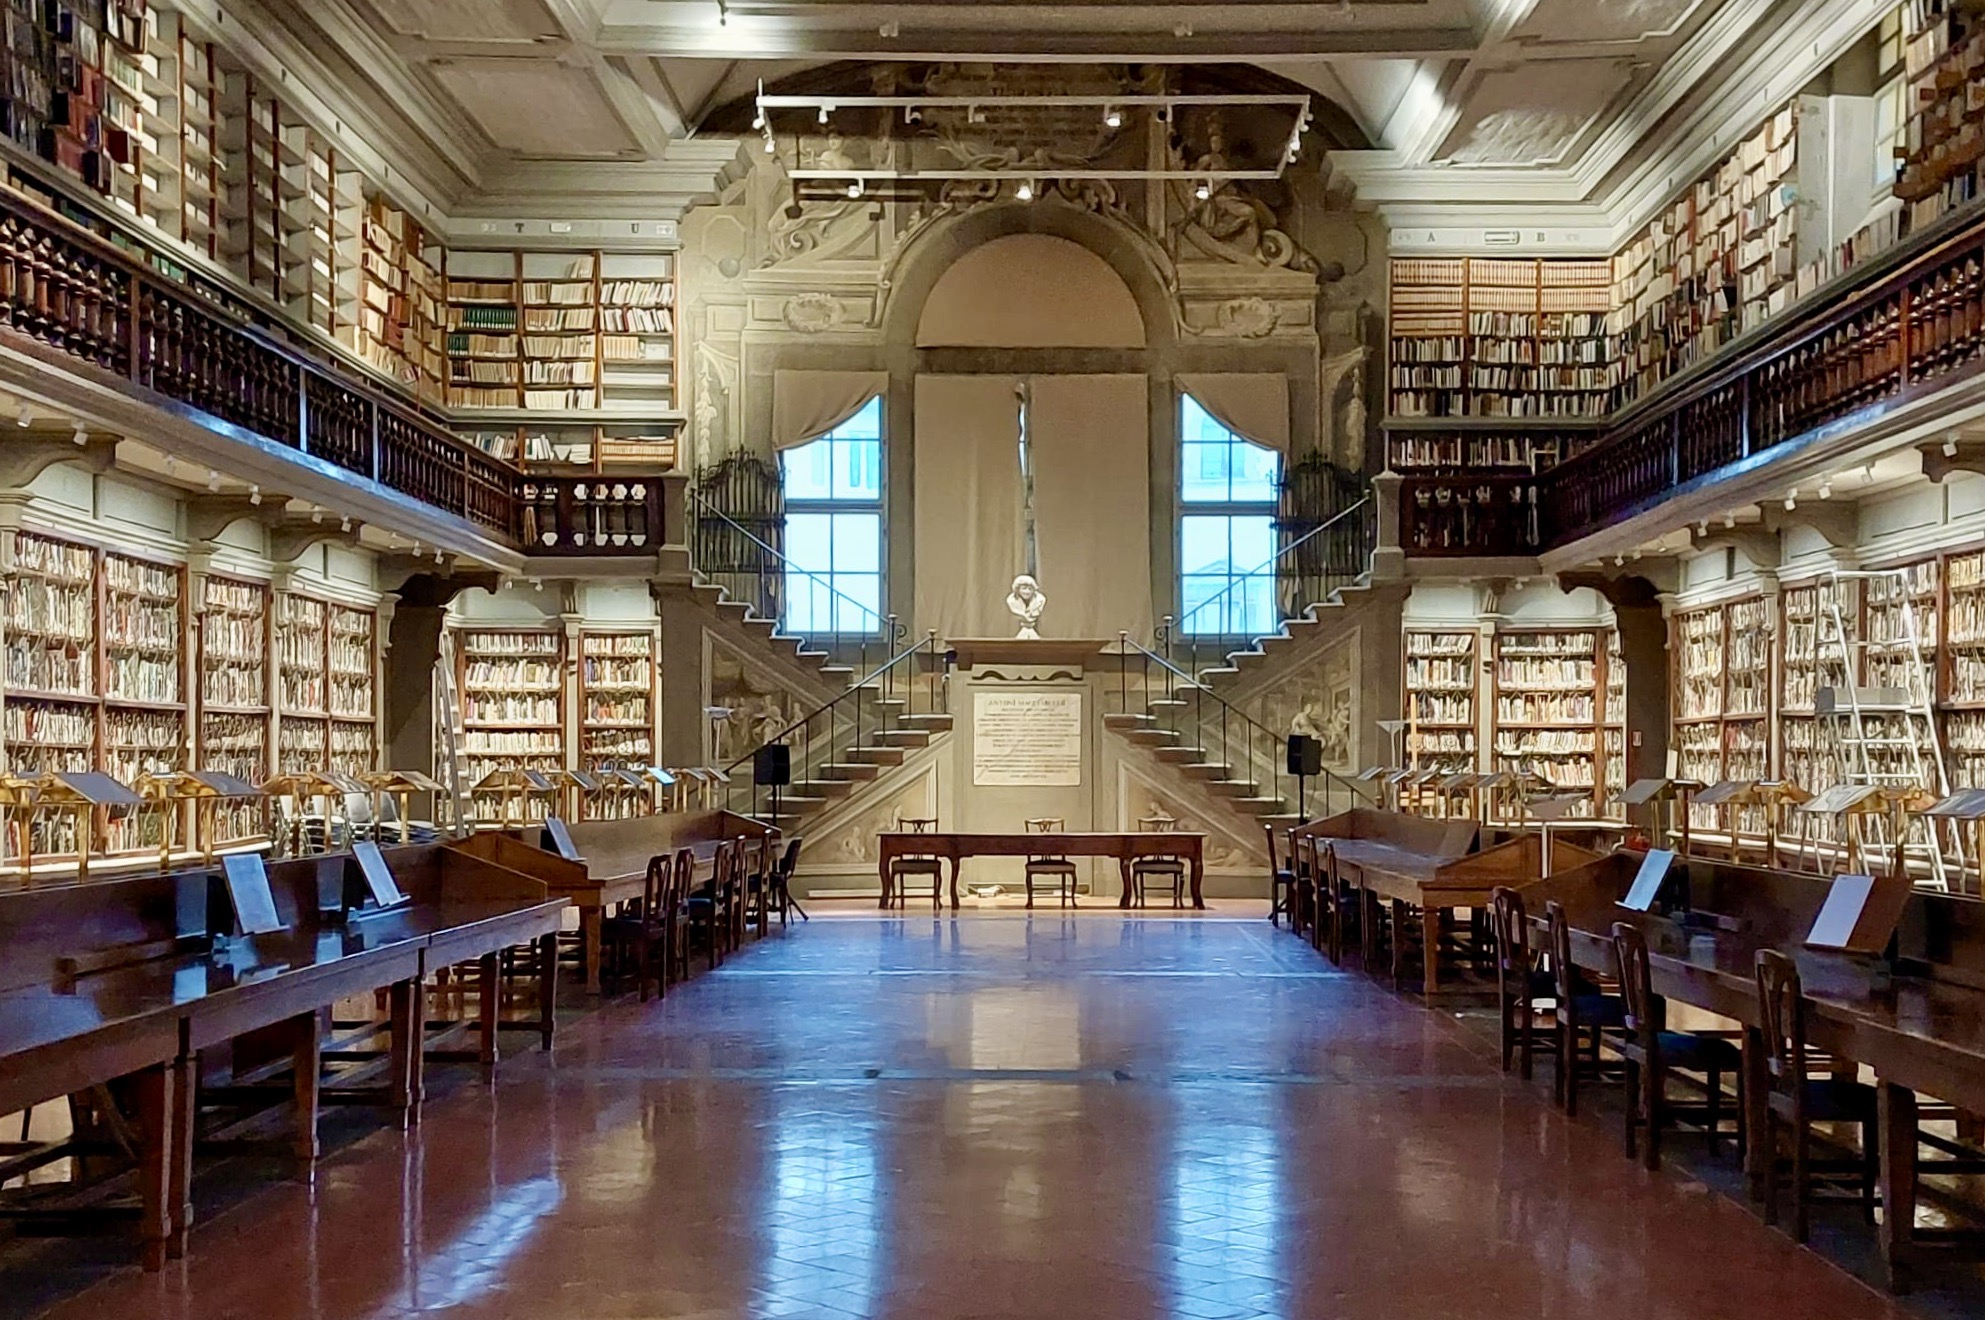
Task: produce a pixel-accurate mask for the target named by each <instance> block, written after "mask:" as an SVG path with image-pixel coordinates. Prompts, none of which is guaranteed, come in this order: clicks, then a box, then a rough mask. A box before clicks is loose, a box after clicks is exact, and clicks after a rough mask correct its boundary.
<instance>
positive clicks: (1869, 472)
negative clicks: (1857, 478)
mask: <svg viewBox="0 0 1985 1320" xmlns="http://www.w3.org/2000/svg"><path fill="white" fill-rule="evenodd" d="M1861 484H1862V485H1864V486H1872V485H1874V484H1875V460H1874V459H1872V458H1871V459H1869V460H1868V461H1867V462H1866V463H1864V464H1863V465H1862V466H1861Z"/></svg>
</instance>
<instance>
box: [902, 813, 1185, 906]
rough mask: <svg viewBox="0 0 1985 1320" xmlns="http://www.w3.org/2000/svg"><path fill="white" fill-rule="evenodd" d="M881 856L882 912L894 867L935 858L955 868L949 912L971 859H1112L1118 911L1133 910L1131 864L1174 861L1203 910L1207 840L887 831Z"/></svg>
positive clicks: (1154, 834)
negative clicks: (1186, 872) (902, 860)
mask: <svg viewBox="0 0 1985 1320" xmlns="http://www.w3.org/2000/svg"><path fill="white" fill-rule="evenodd" d="M876 837H877V839H878V840H879V841H880V843H881V856H880V859H879V860H878V861H877V863H876V873H877V874H878V875H879V876H880V877H881V879H882V904H881V905H882V906H883V907H885V908H887V907H888V906H890V903H891V902H892V900H893V899H894V898H895V877H894V876H893V875H891V873H890V864H891V863H893V862H894V861H896V859H897V858H899V857H937V858H942V859H943V860H945V861H948V862H950V863H951V908H952V910H953V911H954V912H955V911H957V909H958V864H959V863H960V862H961V861H963V860H964V859H965V858H967V857H1114V858H1116V859H1117V869H1118V871H1119V873H1120V874H1121V876H1122V879H1123V893H1122V896H1121V897H1120V898H1119V899H1118V900H1117V906H1118V907H1125V908H1127V907H1129V906H1130V864H1131V863H1132V862H1133V861H1136V860H1137V859H1138V858H1141V857H1176V858H1179V859H1180V860H1181V861H1183V862H1185V863H1186V864H1187V866H1188V867H1189V868H1190V882H1191V885H1192V905H1193V906H1194V907H1195V908H1204V907H1205V906H1206V899H1205V897H1204V895H1203V894H1202V892H1201V890H1202V886H1203V883H1204V881H1205V877H1206V864H1205V860H1204V855H1205V848H1206V836H1205V835H1203V834H1186V833H1179V832H1170V831H1168V832H1164V833H1159V832H1156V831H1153V832H1149V833H1135V834H1132V833H1098V832H1084V833H1076V834H1025V833H1021V834H955V833H954V834H910V833H897V832H893V831H885V832H884V833H882V834H879V835H877V836H876Z"/></svg>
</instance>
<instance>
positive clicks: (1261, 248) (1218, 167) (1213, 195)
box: [1183, 115, 1317, 273]
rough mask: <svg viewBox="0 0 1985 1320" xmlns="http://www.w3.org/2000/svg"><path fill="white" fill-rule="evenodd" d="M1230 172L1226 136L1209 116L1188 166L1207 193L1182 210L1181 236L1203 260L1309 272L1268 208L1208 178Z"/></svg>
mask: <svg viewBox="0 0 1985 1320" xmlns="http://www.w3.org/2000/svg"><path fill="white" fill-rule="evenodd" d="M1231 168H1233V158H1232V157H1230V156H1229V155H1228V154H1227V134H1226V130H1225V128H1224V127H1223V126H1222V125H1221V122H1220V118H1219V116H1218V115H1215V116H1213V117H1212V118H1211V120H1210V121H1209V123H1208V125H1207V133H1206V151H1205V152H1204V154H1202V155H1201V156H1200V157H1199V158H1198V159H1197V160H1195V161H1193V163H1192V170H1193V172H1194V173H1195V174H1204V175H1206V176H1208V177H1207V179H1206V181H1205V184H1204V185H1203V186H1205V187H1207V189H1208V193H1207V195H1206V197H1205V198H1203V199H1198V200H1196V201H1195V202H1194V204H1193V205H1192V206H1191V207H1190V208H1189V209H1188V210H1187V212H1186V216H1185V222H1184V225H1183V229H1184V236H1185V238H1186V240H1187V242H1189V243H1190V244H1191V245H1192V246H1193V247H1195V248H1197V249H1199V250H1200V251H1201V252H1202V253H1204V254H1205V255H1206V256H1209V257H1215V258H1218V259H1220V260H1222V261H1232V262H1237V263H1255V262H1258V263H1260V264H1261V265H1264V266H1286V267H1288V268H1289V269H1291V270H1302V271H1309V272H1311V273H1315V271H1316V269H1317V266H1316V262H1315V261H1314V260H1313V259H1312V258H1311V257H1310V256H1309V255H1308V254H1306V253H1304V252H1303V251H1302V250H1301V249H1300V248H1298V247H1297V246H1296V244H1295V241H1294V240H1293V239H1291V238H1290V237H1289V236H1288V235H1287V234H1286V233H1284V232H1282V230H1281V228H1280V221H1279V220H1278V219H1277V218H1276V215H1275V212H1274V210H1273V209H1272V208H1271V207H1270V206H1269V205H1268V203H1266V202H1264V201H1262V200H1261V198H1259V197H1256V196H1255V195H1254V194H1253V193H1251V192H1249V191H1247V190H1246V189H1245V188H1244V187H1243V186H1242V185H1241V184H1239V183H1237V182H1235V181H1234V180H1232V179H1222V178H1217V177H1213V176H1216V175H1219V174H1221V173H1223V172H1225V171H1226V170H1229V169H1231Z"/></svg>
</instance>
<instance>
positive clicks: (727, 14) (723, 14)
mask: <svg viewBox="0 0 1985 1320" xmlns="http://www.w3.org/2000/svg"><path fill="white" fill-rule="evenodd" d="M730 25H731V7H730V6H729V5H727V4H725V3H724V0H717V26H718V27H729V26H730Z"/></svg>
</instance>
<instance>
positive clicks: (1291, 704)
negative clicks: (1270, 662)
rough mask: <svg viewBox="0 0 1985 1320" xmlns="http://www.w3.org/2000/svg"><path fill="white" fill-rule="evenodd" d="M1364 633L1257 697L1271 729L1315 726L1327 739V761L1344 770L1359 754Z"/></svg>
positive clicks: (1259, 715)
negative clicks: (1361, 639)
mask: <svg viewBox="0 0 1985 1320" xmlns="http://www.w3.org/2000/svg"><path fill="white" fill-rule="evenodd" d="M1358 695H1359V694H1358V633H1357V632H1356V631H1355V630H1354V631H1353V632H1352V633H1351V635H1350V636H1349V637H1347V638H1345V639H1344V640H1343V641H1341V642H1339V643H1337V644H1336V645H1335V646H1332V647H1331V648H1330V649H1329V650H1327V651H1325V652H1324V653H1323V654H1322V655H1320V656H1318V657H1317V659H1316V662H1315V663H1314V664H1312V665H1310V666H1308V667H1306V668H1304V669H1302V670H1299V671H1297V672H1295V673H1292V674H1290V675H1289V676H1288V677H1287V678H1285V679H1283V680H1282V681H1281V682H1280V683H1277V684H1276V685H1275V686H1274V687H1271V688H1269V689H1268V690H1267V691H1265V692H1263V693H1261V694H1260V695H1259V696H1258V697H1256V698H1255V699H1254V702H1253V706H1254V712H1253V713H1254V717H1255V719H1257V720H1259V721H1260V722H1261V724H1262V725H1263V727H1265V728H1267V729H1268V730H1270V731H1271V732H1273V733H1275V734H1278V735H1284V734H1288V733H1289V732H1291V731H1292V729H1300V730H1302V731H1304V732H1309V731H1311V730H1313V731H1314V732H1313V734H1312V736H1313V737H1315V738H1317V739H1318V740H1319V741H1320V742H1322V743H1323V764H1324V768H1325V769H1328V770H1334V771H1338V772H1340V773H1343V772H1348V771H1351V770H1354V769H1356V767H1355V766H1354V765H1353V764H1352V762H1353V760H1355V759H1356V757H1357V754H1358V729H1359V712H1358V705H1359V701H1358Z"/></svg>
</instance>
